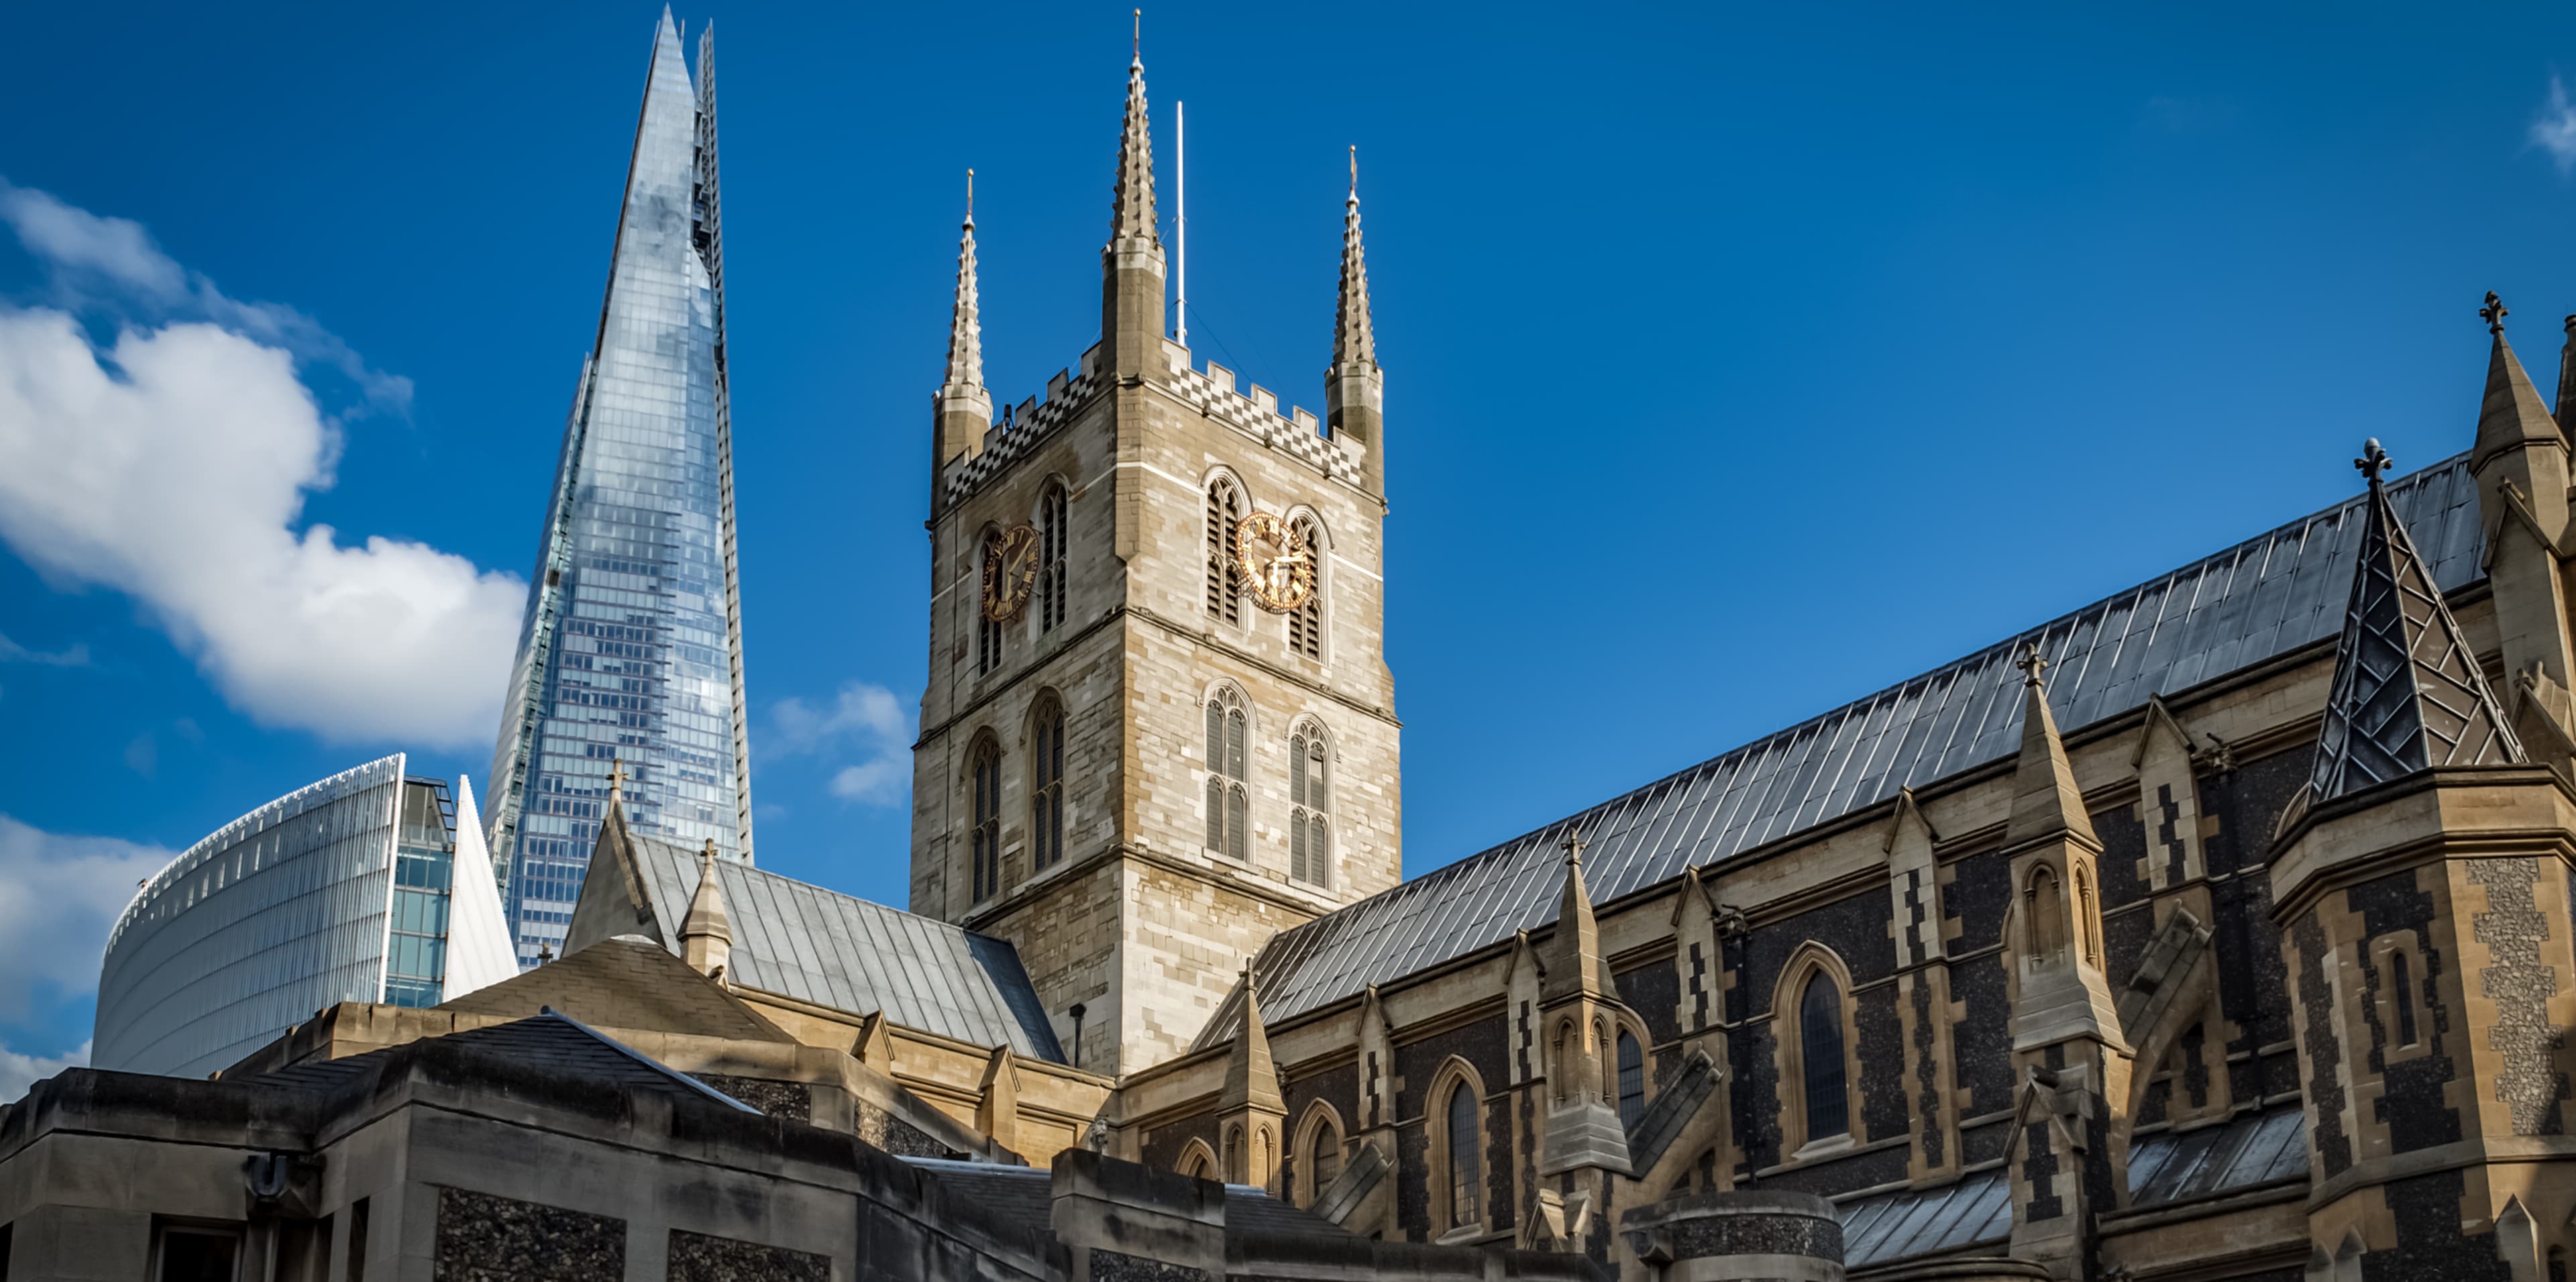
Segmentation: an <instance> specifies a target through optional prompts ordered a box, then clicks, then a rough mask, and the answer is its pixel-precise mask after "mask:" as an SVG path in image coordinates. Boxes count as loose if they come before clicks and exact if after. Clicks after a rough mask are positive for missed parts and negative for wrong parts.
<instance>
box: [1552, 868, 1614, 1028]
mask: <svg viewBox="0 0 2576 1282" xmlns="http://www.w3.org/2000/svg"><path fill="white" fill-rule="evenodd" d="M1585 845H1586V843H1585V842H1584V840H1583V838H1582V837H1581V836H1580V835H1578V834H1576V833H1574V832H1571V831H1569V832H1567V833H1566V834H1565V846H1564V849H1565V881H1564V883H1563V884H1562V885H1561V886H1560V887H1559V888H1558V891H1557V900H1556V930H1555V933H1553V934H1551V935H1550V936H1548V941H1547V948H1546V949H1545V951H1544V952H1543V953H1542V954H1541V955H1540V958H1539V964H1540V966H1541V968H1542V969H1543V970H1544V971H1545V974H1544V976H1543V979H1542V982H1541V984H1540V989H1539V991H1540V995H1541V996H1542V997H1543V998H1545V999H1547V1000H1551V1001H1552V1000H1554V999H1556V998H1558V997H1560V996H1564V995H1566V994H1570V993H1575V992H1584V993H1590V994H1593V995H1595V996H1608V995H1610V992H1611V990H1610V988H1609V986H1608V984H1607V983H1606V982H1605V981H1604V980H1603V978H1602V965H1601V927H1600V925H1599V923H1598V922H1597V921H1596V920H1595V919H1594V917H1593V914H1592V892H1591V891H1590V890H1589V889H1587V888H1586V887H1585V886H1584V884H1583V851H1584V848H1585Z"/></svg>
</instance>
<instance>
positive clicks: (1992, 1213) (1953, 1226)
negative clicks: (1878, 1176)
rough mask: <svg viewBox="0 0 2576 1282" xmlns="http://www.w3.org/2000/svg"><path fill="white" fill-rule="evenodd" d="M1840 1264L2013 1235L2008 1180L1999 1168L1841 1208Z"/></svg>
mask: <svg viewBox="0 0 2576 1282" xmlns="http://www.w3.org/2000/svg"><path fill="white" fill-rule="evenodd" d="M1840 1209H1841V1211H1842V1216H1843V1267H1844V1268H1847V1269H1859V1268H1863V1267H1866V1266H1868V1265H1872V1264H1884V1263H1886V1262H1887V1261H1889V1260H1895V1259H1901V1258H1903V1257H1906V1256H1910V1255H1930V1254H1932V1253H1934V1252H1936V1251H1955V1250H1958V1249H1960V1248H1961V1247H1967V1246H1974V1245H1976V1244H1978V1243H1980V1242H1999V1241H2002V1240H2003V1239H2005V1238H2008V1237H2011V1236H2012V1181H2011V1180H2010V1179H2007V1178H2005V1176H2004V1173H2003V1172H2001V1171H1986V1172H1984V1173H1982V1174H1978V1175H1971V1176H1969V1177H1967V1178H1966V1179H1963V1180H1959V1181H1957V1182H1956V1183H1952V1184H1944V1185H1942V1186H1940V1187H1938V1188H1928V1189H1900V1190H1898V1191H1896V1192H1893V1193H1882V1194H1879V1195H1878V1196H1876V1197H1865V1198H1861V1199H1859V1200H1858V1201H1854V1202H1850V1203H1847V1204H1845V1205H1844V1206H1842V1207H1841V1208H1840Z"/></svg>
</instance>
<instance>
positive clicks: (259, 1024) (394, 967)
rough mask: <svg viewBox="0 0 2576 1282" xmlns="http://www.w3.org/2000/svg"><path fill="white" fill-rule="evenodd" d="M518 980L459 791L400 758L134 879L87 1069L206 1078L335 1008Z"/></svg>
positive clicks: (280, 804)
mask: <svg viewBox="0 0 2576 1282" xmlns="http://www.w3.org/2000/svg"><path fill="white" fill-rule="evenodd" d="M460 812H461V813H460ZM517 973H518V966H517V963H516V961H515V960H514V959H513V957H512V955H511V949H510V942H509V932H508V930H507V928H506V927H505V926H504V925H503V924H502V919H501V897H500V891H499V888H498V886H497V885H496V884H495V881H494V878H493V874H492V864H491V860H490V858H489V857H488V856H487V855H486V854H485V852H484V847H483V838H482V834H481V832H480V824H479V823H478V822H477V821H476V819H475V817H474V796H473V792H472V790H471V788H470V787H468V786H467V785H466V784H465V783H464V781H463V780H459V781H458V790H457V792H456V793H455V794H453V795H451V794H450V793H449V791H448V787H447V784H446V782H445V781H444V780H438V779H415V778H411V777H409V776H408V775H406V774H405V773H404V772H403V756H402V754H401V753H396V754H394V755H393V756H390V757H386V758H384V759H383V760H381V761H371V762H368V763H367V764H365V765H363V766H360V767H358V768H357V769H355V770H350V771H347V772H345V773H342V774H337V775H333V776H331V777H330V778H328V779H324V780H322V781H321V782H319V783H316V784H312V785H310V786H308V787H305V788H300V789H298V790H296V791H294V792H292V793H289V794H287V795H286V796H283V797H280V798H278V799H277V800H275V801H272V802H270V803H268V804H267V805H265V806H261V807H260V808H259V809H257V810H254V811H252V812H250V813H249V814H246V815H243V816H242V817H241V818H239V819H236V820H234V821H232V822H231V823H229V824H226V825H224V826H223V827H222V828H220V829H217V830H216V831H215V832H214V833H213V834H211V835H209V836H208V837H206V839H205V840H203V841H200V842H198V843H197V844H196V845H194V846H191V847H189V848H188V849H187V851H186V852H184V853H182V854H181V855H180V856H179V857H178V858H176V859H173V860H171V861H170V863H169V865H168V866H166V867H164V868H163V869H162V870H161V871H160V872H158V873H156V874H154V875H153V877H152V878H151V880H149V881H147V882H145V883H144V884H143V887H142V889H141V890H139V891H137V892H136V894H135V896H134V901H133V902H132V903H130V904H128V905H126V908H125V913H124V915H123V916H121V917H119V918H118V919H117V923H116V929H115V930H114V931H113V932H112V933H111V934H110V935H109V936H108V942H107V959H106V962H105V963H104V965H103V966H102V967H101V969H100V974H99V990H98V1024H97V1028H96V1031H95V1034H94V1039H93V1044H92V1047H91V1052H90V1055H91V1061H90V1062H91V1063H92V1064H94V1065H96V1066H97V1067H100V1068H114V1069H123V1070H126V1071H129V1072H138V1073H168V1074H173V1075H178V1076H185V1077H202V1076H204V1075H205V1074H207V1073H209V1072H213V1071H215V1070H218V1069H221V1068H224V1067H227V1066H229V1065H231V1064H233V1063H234V1062H236V1061H238V1060H239V1059H241V1058H242V1057H243V1056H245V1055H247V1054H249V1053H250V1052H252V1051H254V1050H257V1049H259V1048H260V1047H262V1046H265V1045H267V1044H268V1043H269V1042H271V1041H274V1040H275V1039H276V1038H277V1037H278V1036H279V1035H281V1034H283V1033H284V1032H286V1030H287V1029H289V1028H291V1027H293V1026H294V1025H295V1024H296V1023H298V1022H299V1021H302V1020H305V1019H309V1018H311V1017H312V1016H313V1014H314V1012H316V1011H318V1010H321V1009H322V1008H324V1007H326V1006H330V1005H332V1004H334V1003H337V1002H343V1001H361V1002H392V1003H395V1004H397V1005H404V1006H435V1005H437V1004H438V1003H439V1002H440V1001H442V1000H444V999H445V998H448V997H455V996H460V995H462V994H464V993H467V992H471V991H472V990H474V989H476V988H480V987H482V986H484V985H486V984H491V983H496V982H498V981H500V980H502V979H506V978H508V977H509V976H511V975H514V974H517Z"/></svg>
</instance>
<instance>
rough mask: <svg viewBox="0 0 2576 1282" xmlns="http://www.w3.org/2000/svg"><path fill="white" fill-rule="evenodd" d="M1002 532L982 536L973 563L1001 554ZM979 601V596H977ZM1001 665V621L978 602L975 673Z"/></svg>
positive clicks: (986, 560) (984, 561) (984, 562)
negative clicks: (982, 540)
mask: <svg viewBox="0 0 2576 1282" xmlns="http://www.w3.org/2000/svg"><path fill="white" fill-rule="evenodd" d="M1001 546H1002V534H1001V531H999V530H995V531H993V532H992V533H989V534H986V535H985V536H984V550H983V552H982V553H980V554H979V555H977V556H976V558H975V564H977V565H978V566H982V565H988V564H990V563H991V562H992V560H993V558H994V557H996V556H998V555H1000V554H1001ZM978 600H979V601H980V598H978ZM1000 666H1002V621H1001V620H999V619H996V618H994V617H993V616H992V615H991V614H989V613H987V612H985V611H984V610H983V609H982V608H981V607H980V604H979V606H978V608H977V609H976V611H975V675H977V676H979V677H980V676H982V675H984V674H985V673H987V672H990V671H992V670H993V669H995V668H998V667H1000Z"/></svg>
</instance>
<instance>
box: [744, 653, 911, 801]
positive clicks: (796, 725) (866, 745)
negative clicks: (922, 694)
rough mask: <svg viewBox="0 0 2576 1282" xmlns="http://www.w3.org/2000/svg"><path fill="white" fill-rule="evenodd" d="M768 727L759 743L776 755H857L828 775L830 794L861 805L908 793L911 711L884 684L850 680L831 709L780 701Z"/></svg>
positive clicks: (833, 700)
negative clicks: (855, 759) (850, 762)
mask: <svg viewBox="0 0 2576 1282" xmlns="http://www.w3.org/2000/svg"><path fill="white" fill-rule="evenodd" d="M769 722H770V731H769V733H768V734H767V735H766V736H764V737H762V738H761V739H759V740H756V742H758V743H759V744H760V745H761V747H762V749H763V750H764V751H765V752H767V753H770V754H773V755H776V756H780V757H793V756H800V755H806V754H812V755H818V756H819V755H823V754H825V753H843V752H848V753H856V754H857V755H858V756H859V758H860V759H859V760H858V761H857V762H856V763H854V764H851V765H845V766H842V767H841V768H840V769H839V770H837V771H835V772H833V775H832V783H831V789H832V795H833V796H835V797H839V798H840V799H842V800H844V801H855V802H858V803H860V804H862V805H870V806H888V805H897V804H900V803H901V802H902V801H903V800H904V798H905V797H906V796H908V795H910V785H911V781H912V766H911V762H910V758H909V753H910V750H911V748H912V714H911V713H910V712H908V711H906V710H905V708H904V706H903V702H902V700H899V699H897V698H895V695H894V692H893V691H891V690H888V689H886V688H885V687H884V686H881V685H877V684H875V683H873V682H868V681H853V682H850V683H849V684H847V685H844V686H842V687H841V690H840V693H839V694H837V695H835V696H833V699H832V702H831V705H830V706H829V707H823V708H817V707H814V706H812V705H810V704H808V703H806V702H805V701H804V700H802V699H781V700H779V701H778V702H777V703H776V704H773V705H771V708H770V718H769Z"/></svg>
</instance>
